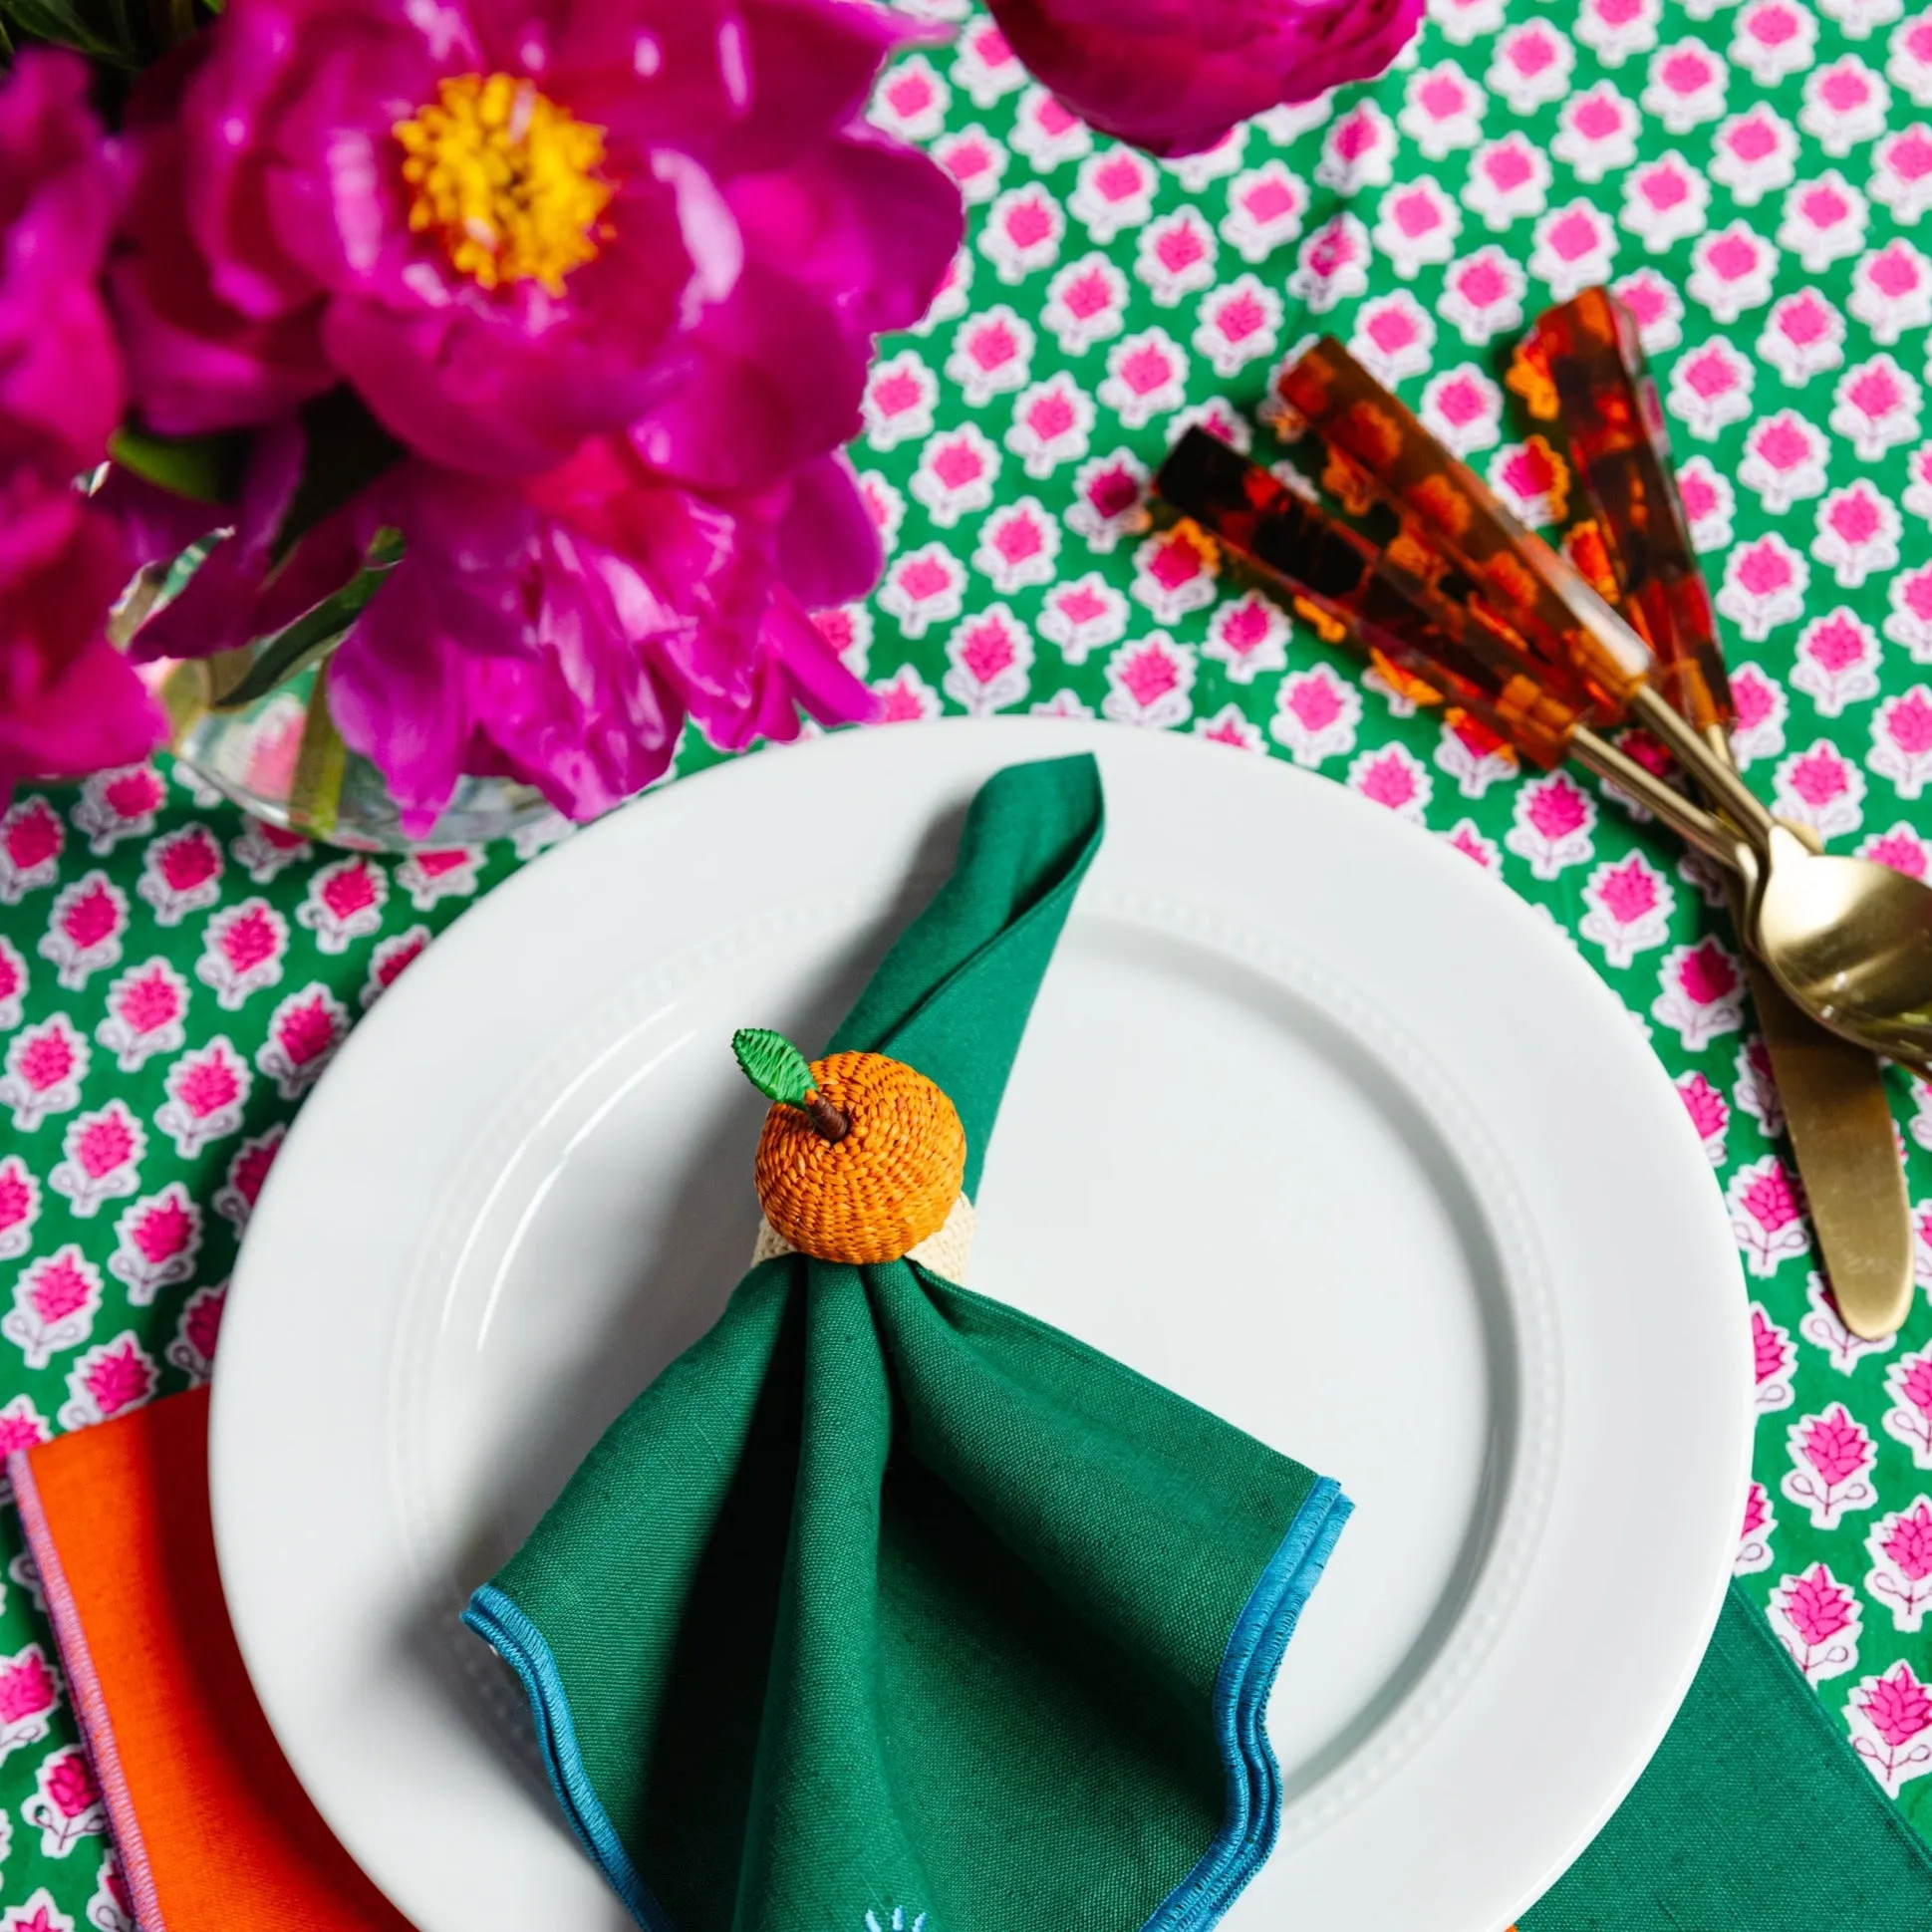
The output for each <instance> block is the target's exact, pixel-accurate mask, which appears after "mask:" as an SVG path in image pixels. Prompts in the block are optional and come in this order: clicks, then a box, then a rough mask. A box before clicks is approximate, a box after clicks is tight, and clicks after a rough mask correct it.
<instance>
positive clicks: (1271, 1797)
mask: <svg viewBox="0 0 1932 1932" xmlns="http://www.w3.org/2000/svg"><path fill="white" fill-rule="evenodd" d="M1354 1508H1355V1506H1354V1505H1353V1504H1352V1503H1351V1502H1349V1500H1348V1499H1347V1497H1345V1496H1343V1495H1342V1493H1341V1486H1340V1485H1339V1484H1338V1483H1336V1482H1335V1480H1334V1479H1333V1478H1332V1477H1327V1476H1324V1477H1323V1478H1322V1479H1321V1481H1320V1482H1318V1483H1317V1484H1316V1485H1315V1487H1314V1489H1313V1490H1312V1491H1311V1492H1310V1493H1309V1496H1308V1500H1307V1502H1305V1503H1304V1504H1302V1506H1301V1508H1300V1509H1299V1510H1297V1511H1296V1512H1295V1518H1294V1520H1293V1521H1292V1522H1291V1523H1289V1525H1288V1533H1287V1534H1286V1535H1285V1536H1284V1537H1283V1538H1282V1539H1281V1546H1280V1547H1279V1548H1278V1549H1277V1550H1276V1551H1275V1552H1274V1554H1273V1555H1272V1556H1271V1557H1270V1558H1269V1559H1268V1565H1267V1567H1266V1569H1264V1570H1263V1571H1262V1572H1261V1580H1260V1581H1259V1582H1258V1583H1256V1584H1255V1585H1254V1588H1253V1591H1252V1593H1251V1594H1250V1595H1249V1597H1248V1599H1247V1601H1246V1602H1245V1603H1244V1604H1243V1605H1242V1613H1241V1615H1240V1616H1238V1617H1237V1618H1236V1619H1235V1627H1234V1629H1233V1631H1231V1632H1230V1634H1229V1638H1228V1648H1227V1650H1226V1651H1224V1652H1223V1653H1222V1659H1221V1670H1220V1673H1219V1675H1218V1676H1217V1677H1216V1679H1215V1728H1216V1730H1217V1731H1219V1733H1220V1734H1221V1755H1222V1762H1223V1764H1224V1765H1225V1766H1226V1768H1227V1773H1228V1812H1227V1815H1226V1817H1225V1818H1224V1819H1223V1820H1222V1826H1221V1830H1220V1831H1219V1832H1218V1833H1217V1834H1216V1837H1215V1841H1214V1843H1213V1844H1211V1845H1210V1846H1209V1847H1208V1849H1207V1850H1206V1852H1204V1853H1203V1854H1202V1857H1201V1859H1200V1862H1199V1863H1197V1864H1196V1866H1195V1868H1194V1869H1193V1870H1192V1871H1191V1872H1189V1873H1188V1875H1187V1877H1185V1878H1184V1879H1182V1881H1181V1882H1180V1884H1178V1885H1177V1886H1175V1888H1174V1890H1173V1891H1171V1892H1170V1893H1168V1895H1167V1897H1166V1898H1165V1899H1163V1900H1162V1901H1161V1905H1160V1909H1159V1910H1158V1911H1156V1912H1155V1914H1154V1916H1153V1917H1152V1918H1151V1919H1149V1920H1148V1921H1147V1923H1146V1925H1145V1926H1144V1927H1142V1932H1207V1928H1208V1927H1209V1926H1211V1925H1213V1924H1215V1923H1216V1921H1217V1920H1219V1919H1220V1917H1221V1916H1222V1914H1223V1913H1224V1912H1226V1911H1227V1910H1228V1908H1229V1906H1231V1905H1232V1904H1234V1902H1235V1899H1236V1897H1237V1895H1238V1894H1239V1893H1240V1891H1241V1889H1242V1886H1243V1885H1245V1884H1246V1883H1247V1881H1248V1880H1249V1879H1250V1878H1252V1877H1253V1876H1254V1874H1255V1873H1256V1872H1257V1871H1259V1870H1260V1868H1261V1866H1262V1865H1264V1864H1265V1863H1266V1862H1267V1855H1268V1853H1269V1852H1270V1851H1272V1850H1273V1849H1274V1838H1275V1833H1276V1832H1277V1831H1279V1830H1280V1828H1281V1768H1280V1767H1279V1766H1278V1765H1277V1764H1276V1763H1275V1762H1274V1752H1273V1749H1272V1747H1271V1746H1270V1745H1269V1744H1268V1741H1267V1730H1266V1727H1265V1725H1264V1723H1263V1719H1264V1718H1265V1717H1266V1715H1267V1700H1268V1693H1269V1692H1270V1691H1272V1690H1273V1688H1274V1675H1275V1672H1276V1671H1277V1670H1278V1669H1279V1668H1280V1665H1281V1653H1282V1651H1284V1650H1285V1649H1286V1648H1287V1645H1288V1639H1289V1638H1290V1637H1291V1636H1293V1635H1294V1626H1295V1623H1296V1621H1297V1620H1298V1619H1299V1617H1300V1615H1301V1606H1302V1605H1303V1604H1304V1603H1306V1602H1307V1600H1308V1592H1309V1591H1310V1590H1312V1589H1313V1588H1314V1586H1315V1584H1316V1583H1317V1582H1318V1581H1319V1580H1320V1578H1321V1572H1322V1569H1323V1567H1324V1566H1325V1565H1326V1563H1327V1561H1328V1557H1329V1553H1330V1552H1331V1551H1332V1550H1333V1549H1334V1547H1335V1538H1336V1537H1337V1536H1339V1535H1340V1534H1341V1532H1342V1524H1343V1523H1345V1522H1346V1521H1347V1520H1348V1518H1349V1517H1350V1515H1351V1514H1352V1513H1353V1511H1354Z"/></svg>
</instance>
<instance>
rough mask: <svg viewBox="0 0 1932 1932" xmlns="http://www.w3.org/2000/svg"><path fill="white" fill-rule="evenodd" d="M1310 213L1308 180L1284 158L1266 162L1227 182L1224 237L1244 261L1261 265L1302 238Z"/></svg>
mask: <svg viewBox="0 0 1932 1932" xmlns="http://www.w3.org/2000/svg"><path fill="white" fill-rule="evenodd" d="M1307 212H1308V184H1307V182H1306V181H1304V180H1303V179H1302V178H1301V176H1300V175H1299V174H1296V173H1295V172H1294V171H1293V170H1292V169H1291V168H1290V167H1289V166H1288V165H1287V163H1286V162H1285V161H1278V160H1267V161H1263V162H1262V163H1261V164H1260V166H1259V167H1250V168H1247V169H1244V170H1243V171H1242V173H1240V174H1237V175H1236V176H1235V178H1234V179H1233V180H1232V181H1230V182H1229V183H1228V212H1227V213H1226V214H1225V215H1223V216H1222V218H1221V224H1220V225H1221V238H1222V240H1223V241H1225V242H1226V243H1227V244H1228V245H1229V247H1230V248H1232V249H1233V250H1234V251H1235V253H1236V254H1238V255H1239V256H1240V257H1241V258H1242V261H1244V262H1246V263H1248V264H1249V265H1250V266H1251V267H1255V268H1258V267H1259V266H1260V265H1261V264H1262V263H1263V262H1264V261H1266V260H1267V258H1268V257H1269V256H1270V255H1272V254H1273V253H1274V251H1275V250H1276V249H1277V248H1285V247H1287V245H1288V244H1289V243H1290V242H1292V241H1298V240H1300V238H1301V224H1302V221H1303V219H1304V218H1305V217H1306V215H1307Z"/></svg>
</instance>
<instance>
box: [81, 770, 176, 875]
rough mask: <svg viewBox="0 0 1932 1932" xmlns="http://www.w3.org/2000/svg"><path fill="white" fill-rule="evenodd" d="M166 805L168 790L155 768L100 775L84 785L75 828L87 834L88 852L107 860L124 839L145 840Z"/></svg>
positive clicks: (105, 772)
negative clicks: (155, 819)
mask: <svg viewBox="0 0 1932 1932" xmlns="http://www.w3.org/2000/svg"><path fill="white" fill-rule="evenodd" d="M166 802H167V787H166V786H165V785H163V784H162V783H161V776H160V773H159V772H157V771H156V770H155V769H154V767H153V766H152V765H144V764H142V765H121V766H119V767H117V768H116V769H115V770H113V771H97V772H96V773H95V774H94V775H93V777H91V778H88V779H85V780H83V782H82V785H81V796H80V799H79V800H78V801H77V803H76V804H75V807H74V824H75V828H76V830H78V831H81V832H85V833H86V834H87V840H88V850H89V851H90V852H92V853H93V854H94V855H95V857H96V858H106V857H107V855H108V854H109V853H110V852H112V851H113V850H114V849H115V847H116V846H117V845H119V844H120V843H121V842H122V840H124V839H144V838H145V837H146V836H147V835H148V833H150V832H151V831H152V830H153V829H154V814H155V813H156V812H158V811H159V810H160V808H161V807H162V805H164V804H165V803H166Z"/></svg>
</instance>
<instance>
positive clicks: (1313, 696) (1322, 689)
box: [1267, 665, 1362, 771]
mask: <svg viewBox="0 0 1932 1932" xmlns="http://www.w3.org/2000/svg"><path fill="white" fill-rule="evenodd" d="M1361 721H1362V697H1361V693H1360V692H1359V691H1358V690H1356V689H1355V688H1354V686H1353V685H1350V684H1347V683H1345V682H1344V681H1343V680H1342V679H1341V678H1339V677H1337V676H1336V674H1335V673H1334V671H1333V670H1331V669H1330V667H1328V666H1327V665H1316V666H1315V667H1314V668H1313V669H1312V670H1309V671H1297V672H1295V673H1294V674H1293V675H1292V676H1290V677H1287V678H1284V679H1282V680H1281V686H1280V689H1279V690H1277V691H1276V692H1275V694H1274V715H1273V716H1272V717H1271V718H1269V720H1268V727H1267V733H1268V736H1269V737H1271V738H1272V739H1273V740H1274V742H1275V743H1276V744H1278V745H1280V746H1281V747H1282V748H1283V749H1284V750H1285V751H1286V752H1287V754H1288V756H1289V757H1291V758H1292V759H1293V760H1294V761H1295V763H1296V764H1298V765H1300V766H1302V767H1303V768H1304V769H1306V770H1310V771H1312V770H1313V769H1315V767H1316V766H1318V765H1321V764H1323V763H1325V762H1326V761H1327V760H1328V759H1330V758H1345V757H1346V756H1347V755H1348V754H1349V752H1351V751H1353V750H1354V749H1355V734H1356V730H1357V728H1358V727H1359V726H1360V724H1361Z"/></svg>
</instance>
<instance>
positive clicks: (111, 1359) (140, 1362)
mask: <svg viewBox="0 0 1932 1932" xmlns="http://www.w3.org/2000/svg"><path fill="white" fill-rule="evenodd" d="M160 1373H161V1372H160V1370H159V1368H158V1367H156V1365H155V1363H154V1358H153V1357H152V1356H151V1355H149V1354H148V1353H147V1351H146V1350H145V1349H144V1348H142V1347H141V1345H140V1342H139V1341H138V1338H137V1337H136V1335H135V1332H134V1330H133V1329H132V1328H131V1329H128V1330H126V1331H125V1332H123V1333H122V1334H119V1335H117V1336H116V1337H115V1338H114V1340H113V1341H111V1342H103V1343H102V1344H101V1345H100V1346H99V1347H98V1348H90V1349H89V1350H88V1351H87V1353H86V1354H85V1355H83V1356H82V1357H81V1359H80V1360H79V1361H78V1362H76V1363H75V1365H74V1367H73V1368H72V1369H70V1370H69V1371H68V1376H67V1400H66V1401H65V1402H63V1403H62V1404H61V1410H60V1416H59V1421H60V1425H61V1427H62V1428H63V1429H87V1428H91V1427H92V1426H93V1425H94V1424H95V1423H97V1422H111V1421H112V1420H113V1419H114V1418H115V1417H116V1416H122V1415H127V1414H128V1413H129V1412H130V1411H131V1410H134V1409H138V1408H140V1407H141V1405H142V1404H143V1403H145V1402H146V1401H147V1400H148V1398H149V1397H150V1396H151V1395H152V1394H153V1393H154V1387H155V1384H156V1383H157V1382H159V1380H160Z"/></svg>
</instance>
